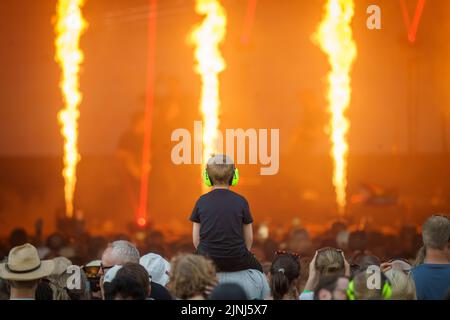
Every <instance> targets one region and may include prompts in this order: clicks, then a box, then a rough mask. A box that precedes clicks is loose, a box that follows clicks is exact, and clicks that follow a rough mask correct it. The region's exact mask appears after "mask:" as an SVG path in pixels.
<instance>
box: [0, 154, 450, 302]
mask: <svg viewBox="0 0 450 320" xmlns="http://www.w3.org/2000/svg"><path fill="white" fill-rule="evenodd" d="M217 157H219V156H216V157H214V158H211V159H210V161H208V165H207V168H206V169H205V172H204V177H203V178H204V180H205V183H206V184H207V185H209V186H211V187H212V190H211V191H210V192H208V193H206V194H204V195H203V196H201V197H200V199H198V201H197V203H196V204H195V206H194V209H193V212H192V215H191V217H190V220H191V222H192V238H190V239H181V240H178V241H177V242H174V243H166V241H164V236H163V234H161V233H158V232H148V233H147V234H146V236H144V237H142V236H139V237H135V238H132V237H129V236H127V235H115V236H113V237H112V238H107V237H92V236H90V235H89V234H88V233H81V234H78V235H77V236H76V237H75V238H74V237H69V236H68V235H65V234H61V233H54V234H51V235H50V236H48V237H47V239H46V240H45V241H44V240H43V238H42V234H41V233H40V232H37V233H36V234H35V235H33V236H29V235H28V234H27V233H26V232H25V231H24V230H22V229H17V230H14V231H13V232H12V233H11V235H10V237H9V238H8V239H7V241H3V242H2V243H0V261H1V263H0V300H7V299H11V300H34V299H36V300H89V299H103V300H174V299H180V300H206V299H211V300H268V299H273V300H442V299H447V300H450V219H449V217H448V216H445V215H432V216H430V217H429V218H428V219H427V220H426V221H425V222H424V224H423V225H422V227H421V228H420V232H419V231H418V229H417V228H415V227H412V226H404V228H403V229H402V230H401V231H400V232H399V234H398V235H397V236H394V235H386V234H383V233H380V232H376V231H373V230H372V231H369V230H364V229H358V230H353V231H351V228H350V226H348V225H347V224H346V223H345V222H343V221H337V222H335V223H333V224H332V226H331V228H330V229H329V230H328V231H326V232H325V233H324V234H321V235H319V236H317V237H314V238H312V237H311V236H310V235H309V233H308V231H307V230H306V229H304V228H302V227H299V226H296V227H293V228H291V230H290V231H289V232H288V233H287V234H286V236H285V237H284V239H281V241H276V240H274V239H273V238H271V237H270V234H269V233H268V232H267V230H265V232H256V233H255V235H253V217H252V215H251V213H250V206H249V204H248V203H247V201H246V199H245V198H244V197H242V196H241V195H239V194H237V193H235V192H233V191H231V190H230V187H231V186H233V185H236V184H237V182H238V179H239V174H238V171H237V169H236V168H235V167H234V165H233V164H232V163H231V162H229V161H228V159H227V158H226V157H224V156H220V157H219V158H217ZM219 160H220V161H219ZM38 229H39V228H38ZM142 253H143V254H142ZM3 257H4V258H3Z"/></svg>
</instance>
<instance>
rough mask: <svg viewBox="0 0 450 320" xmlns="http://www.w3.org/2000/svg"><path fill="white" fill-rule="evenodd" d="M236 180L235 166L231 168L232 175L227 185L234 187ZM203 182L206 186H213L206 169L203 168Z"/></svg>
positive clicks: (237, 173)
mask: <svg viewBox="0 0 450 320" xmlns="http://www.w3.org/2000/svg"><path fill="white" fill-rule="evenodd" d="M238 182H239V170H238V169H237V168H234V169H233V177H232V178H231V180H230V182H229V185H230V186H233V187H234V186H236V185H237V184H238ZM203 183H204V184H205V185H206V186H208V187H212V186H213V183H212V181H211V179H210V178H209V175H208V170H207V169H205V170H203Z"/></svg>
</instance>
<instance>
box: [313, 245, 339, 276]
mask: <svg viewBox="0 0 450 320" xmlns="http://www.w3.org/2000/svg"><path fill="white" fill-rule="evenodd" d="M316 269H317V270H318V271H319V273H320V275H321V276H328V275H344V273H345V264H344V257H343V256H342V253H341V252H340V251H339V250H337V249H334V248H323V249H321V250H319V252H318V253H317V257H316Z"/></svg>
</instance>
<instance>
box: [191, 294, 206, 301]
mask: <svg viewBox="0 0 450 320" xmlns="http://www.w3.org/2000/svg"><path fill="white" fill-rule="evenodd" d="M187 300H205V297H203V295H201V294H199V295H196V296H193V297H191V298H189V299H187Z"/></svg>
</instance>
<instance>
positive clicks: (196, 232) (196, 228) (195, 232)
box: [192, 222, 200, 249]
mask: <svg viewBox="0 0 450 320" xmlns="http://www.w3.org/2000/svg"><path fill="white" fill-rule="evenodd" d="M192 241H193V243H194V247H195V249H197V247H198V244H199V243H200V223H197V222H194V223H193V224H192Z"/></svg>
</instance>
